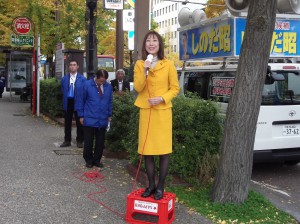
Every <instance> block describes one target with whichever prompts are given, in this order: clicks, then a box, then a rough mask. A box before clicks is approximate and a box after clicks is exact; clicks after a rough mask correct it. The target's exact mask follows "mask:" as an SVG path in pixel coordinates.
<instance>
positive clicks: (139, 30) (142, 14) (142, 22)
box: [134, 1, 150, 62]
mask: <svg viewBox="0 0 300 224" xmlns="http://www.w3.org/2000/svg"><path fill="white" fill-rule="evenodd" d="M145 3H146V4H145ZM149 8H150V4H149V1H135V9H134V10H135V11H134V14H135V18H134V20H135V23H134V62H136V60H138V59H140V58H141V50H142V44H143V39H144V37H145V35H146V33H147V32H148V31H149V28H150V26H149Z"/></svg>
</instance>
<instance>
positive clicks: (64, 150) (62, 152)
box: [53, 149, 83, 156]
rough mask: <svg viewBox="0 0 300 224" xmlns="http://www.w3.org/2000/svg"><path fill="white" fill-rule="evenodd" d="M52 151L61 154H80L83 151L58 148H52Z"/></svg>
mask: <svg viewBox="0 0 300 224" xmlns="http://www.w3.org/2000/svg"><path fill="white" fill-rule="evenodd" d="M53 152H55V153H56V155H59V156H62V155H82V154H83V151H82V149H81V150H80V149H60V150H53Z"/></svg>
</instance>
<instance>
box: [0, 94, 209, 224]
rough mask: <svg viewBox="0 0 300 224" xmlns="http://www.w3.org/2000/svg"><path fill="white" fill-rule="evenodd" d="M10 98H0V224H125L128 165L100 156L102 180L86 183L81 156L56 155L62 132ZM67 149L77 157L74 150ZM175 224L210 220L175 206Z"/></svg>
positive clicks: (128, 181) (128, 182)
mask: <svg viewBox="0 0 300 224" xmlns="http://www.w3.org/2000/svg"><path fill="white" fill-rule="evenodd" d="M9 99H10V98H9V94H8V93H5V94H4V98H2V99H0V127H1V130H0V178H1V180H2V181H1V182H0V223H1V224H32V223H34V224H48V223H49V224H54V223H57V224H70V223H72V224H73V223H76V224H87V223H89V224H93V223H97V224H99V223H103V224H107V223H114V224H115V223H125V221H124V216H125V211H126V197H127V194H128V193H130V192H131V188H132V184H133V179H132V178H131V176H129V175H128V173H127V172H126V169H125V166H126V165H127V163H128V161H126V160H117V159H109V158H104V160H103V163H104V166H105V167H104V168H103V169H101V170H100V174H101V175H102V176H103V177H104V179H101V178H98V179H97V180H99V182H97V183H93V182H88V181H89V180H90V179H88V178H86V177H85V176H84V174H85V173H86V172H87V171H88V170H87V168H85V167H84V161H83V159H82V156H81V155H57V153H55V152H54V150H61V148H59V147H58V146H59V144H60V143H61V142H62V140H63V128H62V127H61V126H59V125H55V124H54V123H53V122H51V121H47V120H45V119H43V118H42V117H40V118H37V117H32V116H31V115H30V113H28V109H29V107H30V105H29V103H20V102H19V100H18V98H13V100H12V102H10V101H9ZM69 149H71V150H70V151H69V153H70V152H72V153H74V154H76V153H77V154H79V151H78V149H77V148H76V147H75V146H71V147H70V148H69ZM57 152H60V153H62V151H57ZM65 153H66V151H65ZM94 171H99V170H98V169H95V170H94ZM100 180H101V181H100ZM138 187H141V186H138ZM95 192H103V193H95ZM94 193H95V194H94ZM88 196H89V197H88ZM106 207H107V208H106ZM110 210H113V211H110ZM174 223H175V224H181V223H192V224H193V223H195V224H198V223H204V224H205V223H210V222H209V221H207V220H205V219H204V218H203V217H201V216H200V215H199V214H195V213H193V212H189V210H188V209H187V208H186V207H185V206H183V205H181V204H178V203H176V205H175V222H174Z"/></svg>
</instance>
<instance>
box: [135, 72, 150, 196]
mask: <svg viewBox="0 0 300 224" xmlns="http://www.w3.org/2000/svg"><path fill="white" fill-rule="evenodd" d="M146 86H147V90H148V95H149V98H150V91H149V85H148V78H147V77H146ZM151 109H152V108H151V107H150V112H149V119H148V127H147V132H146V137H145V141H144V145H143V150H142V153H141V155H140V161H139V165H138V169H137V171H136V175H135V178H134V182H133V185H132V188H131V192H133V191H134V188H135V185H136V180H137V176H138V174H139V172H140V168H141V165H142V159H143V153H144V149H145V145H146V142H147V138H148V133H149V127H150V118H151V111H152V110H151Z"/></svg>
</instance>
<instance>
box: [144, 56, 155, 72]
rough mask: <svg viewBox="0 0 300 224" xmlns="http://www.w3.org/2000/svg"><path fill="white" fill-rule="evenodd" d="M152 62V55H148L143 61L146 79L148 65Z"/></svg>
mask: <svg viewBox="0 0 300 224" xmlns="http://www.w3.org/2000/svg"><path fill="white" fill-rule="evenodd" d="M152 60H153V55H152V54H148V56H147V59H146V61H145V65H146V66H147V67H146V77H148V71H149V68H150V65H151V63H152Z"/></svg>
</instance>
